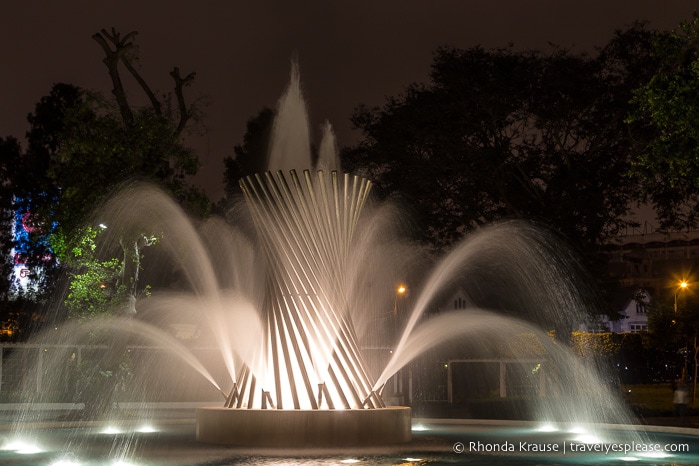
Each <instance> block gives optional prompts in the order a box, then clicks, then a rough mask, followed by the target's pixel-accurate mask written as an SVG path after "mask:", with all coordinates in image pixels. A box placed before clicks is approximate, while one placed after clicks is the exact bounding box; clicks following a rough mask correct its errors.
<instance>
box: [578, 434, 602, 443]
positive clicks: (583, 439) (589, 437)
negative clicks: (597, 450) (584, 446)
mask: <svg viewBox="0 0 699 466" xmlns="http://www.w3.org/2000/svg"><path fill="white" fill-rule="evenodd" d="M573 440H575V441H576V442H580V443H604V442H603V440H602V439H601V438H599V437H598V436H596V435H593V434H581V435H578V436H577V437H575V438H574V439H573Z"/></svg>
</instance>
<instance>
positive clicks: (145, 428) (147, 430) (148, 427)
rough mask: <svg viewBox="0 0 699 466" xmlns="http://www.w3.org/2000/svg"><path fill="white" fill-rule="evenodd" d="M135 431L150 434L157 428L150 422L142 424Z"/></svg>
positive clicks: (156, 430)
mask: <svg viewBox="0 0 699 466" xmlns="http://www.w3.org/2000/svg"><path fill="white" fill-rule="evenodd" d="M136 432H140V433H142V434H151V433H153V432H158V429H156V428H155V427H153V426H152V425H151V424H144V425H142V426H141V427H139V428H138V429H136Z"/></svg>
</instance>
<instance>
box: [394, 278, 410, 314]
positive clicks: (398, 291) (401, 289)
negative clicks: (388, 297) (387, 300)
mask: <svg viewBox="0 0 699 466" xmlns="http://www.w3.org/2000/svg"><path fill="white" fill-rule="evenodd" d="M406 291H408V289H407V288H406V287H405V285H398V288H396V297H395V299H394V300H393V315H394V316H396V315H398V296H403V295H404V294H405V292H406Z"/></svg>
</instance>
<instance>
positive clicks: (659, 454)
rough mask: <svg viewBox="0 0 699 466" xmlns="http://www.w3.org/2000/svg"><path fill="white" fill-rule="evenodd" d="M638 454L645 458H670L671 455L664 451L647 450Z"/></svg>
mask: <svg viewBox="0 0 699 466" xmlns="http://www.w3.org/2000/svg"><path fill="white" fill-rule="evenodd" d="M638 456H644V457H646V458H670V457H671V456H672V455H671V454H669V453H665V452H664V451H648V452H642V453H639V454H638Z"/></svg>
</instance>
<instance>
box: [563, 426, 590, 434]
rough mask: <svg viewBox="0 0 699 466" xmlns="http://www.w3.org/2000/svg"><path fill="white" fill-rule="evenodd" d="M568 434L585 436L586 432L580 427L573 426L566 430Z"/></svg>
mask: <svg viewBox="0 0 699 466" xmlns="http://www.w3.org/2000/svg"><path fill="white" fill-rule="evenodd" d="M568 432H570V433H571V434H585V433H587V430H586V429H585V428H584V427H582V426H573V427H571V428H570V429H568Z"/></svg>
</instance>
